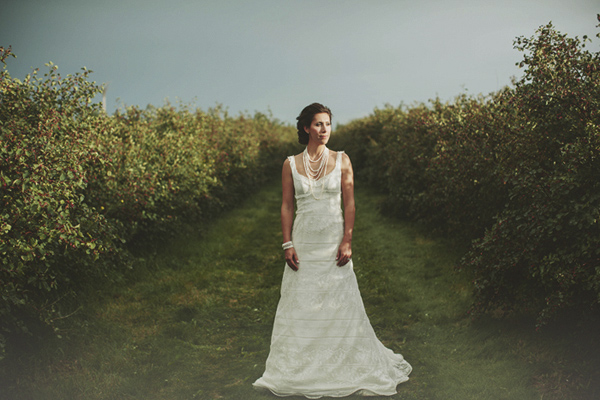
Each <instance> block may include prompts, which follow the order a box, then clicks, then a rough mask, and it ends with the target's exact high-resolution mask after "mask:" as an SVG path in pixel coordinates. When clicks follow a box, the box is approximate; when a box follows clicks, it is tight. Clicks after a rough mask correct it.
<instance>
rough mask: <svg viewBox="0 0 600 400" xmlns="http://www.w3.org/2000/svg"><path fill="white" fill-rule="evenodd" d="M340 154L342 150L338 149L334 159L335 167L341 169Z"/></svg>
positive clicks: (342, 152)
mask: <svg viewBox="0 0 600 400" xmlns="http://www.w3.org/2000/svg"><path fill="white" fill-rule="evenodd" d="M342 154H344V150H339V151H338V152H337V157H336V160H335V167H336V168H338V167H339V169H340V171H341V170H342Z"/></svg>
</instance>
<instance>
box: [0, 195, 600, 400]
mask: <svg viewBox="0 0 600 400" xmlns="http://www.w3.org/2000/svg"><path fill="white" fill-rule="evenodd" d="M379 203H380V199H379V198H378V196H377V195H374V194H373V193H371V192H370V191H368V190H366V189H364V188H360V187H359V188H358V189H357V204H358V213H357V222H356V233H355V238H354V243H353V251H354V257H353V259H354V264H355V271H356V274H357V277H358V281H359V285H360V288H361V293H362V296H363V300H364V302H365V307H366V309H367V313H368V314H369V316H370V319H371V323H372V324H373V326H374V328H375V331H376V332H377V334H378V337H379V338H380V339H381V340H382V342H383V343H384V344H385V345H386V346H388V347H390V348H392V349H394V350H395V351H397V352H400V353H402V354H403V355H404V357H405V358H406V359H407V360H408V361H409V362H410V363H411V364H412V365H413V368H414V371H413V373H412V375H411V379H410V381H409V382H407V383H404V384H402V385H400V386H399V387H398V394H397V395H395V396H392V397H388V398H391V399H444V400H446V399H448V400H449V399H461V400H465V399H478V400H479V399H511V400H512V399H524V400H527V399H545V400H547V399H588V398H589V399H591V398H598V397H600V388H599V387H598V382H599V381H600V374H599V373H598V371H600V362H599V359H600V358H599V357H598V349H597V348H598V346H596V347H595V348H589V347H586V346H585V345H586V344H587V343H590V342H591V343H595V344H597V340H596V342H594V339H593V338H595V337H596V335H597V334H595V332H597V331H592V333H590V334H589V335H587V336H586V335H585V334H583V333H582V332H583V331H582V330H573V329H560V328H552V329H549V330H548V331H545V332H542V333H536V332H535V331H534V330H533V328H532V327H531V326H528V325H526V324H524V323H520V322H519V321H507V320H493V319H485V320H478V321H472V320H471V319H470V318H469V316H468V314H467V310H468V308H469V306H470V303H471V300H472V299H471V286H470V278H469V276H468V275H467V274H466V273H464V272H462V273H457V272H455V270H454V268H453V265H454V264H455V262H456V261H457V259H458V258H459V257H460V255H461V252H462V250H464V249H462V248H460V246H453V245H452V244H450V243H449V242H447V241H446V240H444V239H439V238H431V237H428V236H427V235H426V234H424V233H423V232H422V231H420V230H419V229H418V228H416V227H414V226H413V225H411V224H408V223H406V222H401V221H397V220H390V219H386V218H385V217H384V216H382V215H381V213H380V212H379ZM279 205H280V190H279V186H278V185H277V184H272V185H270V186H267V187H265V188H264V189H262V190H261V191H259V192H258V193H257V194H255V195H254V196H252V197H250V198H248V199H247V200H246V201H245V202H244V203H243V204H240V206H239V207H238V208H236V209H234V210H232V211H229V212H227V213H225V214H224V215H222V216H220V217H219V218H217V219H215V220H214V221H213V222H211V223H210V224H209V225H208V226H198V227H197V229H196V230H195V231H193V232H192V233H190V232H188V233H186V234H182V235H181V236H180V237H177V238H174V239H172V240H168V241H165V242H164V243H152V244H148V246H146V247H145V248H141V249H138V253H139V255H140V256H143V260H140V262H139V265H140V268H139V272H138V276H137V277H136V279H135V280H133V281H132V282H131V284H129V285H123V286H120V287H114V288H110V289H107V290H105V291H104V292H103V293H97V294H94V295H91V296H90V299H89V301H88V302H87V303H86V304H83V305H82V311H81V312H80V313H79V314H78V315H76V316H75V317H72V319H71V320H69V321H68V322H67V325H66V326H65V334H66V336H67V337H65V338H64V339H54V338H49V339H48V340H47V341H45V342H44V343H41V344H38V347H35V348H34V347H26V348H23V349H21V351H19V352H18V353H17V352H13V353H12V354H11V355H9V357H8V358H7V359H6V360H5V361H4V362H3V364H0V372H1V373H2V377H0V398H1V399H11V400H22V399H35V400H41V399H86V400H88V399H90V400H91V399H124V400H126V399H250V400H252V399H263V400H264V399H275V397H274V396H271V395H266V394H262V393H259V392H256V391H254V390H253V389H252V386H251V384H252V382H253V381H254V380H255V379H257V378H258V377H259V376H260V375H261V374H262V372H263V370H264V363H265V360H266V358H267V355H268V349H269V341H270V335H271V327H272V322H273V317H274V313H275V308H276V306H277V301H278V299H279V284H280V281H281V276H282V273H283V268H284V261H283V258H282V254H281V249H280V243H281V233H280V225H279V216H278V214H279V213H278V212H279ZM586 349H587V350H586ZM349 398H350V399H353V398H358V397H355V396H350V397H349ZM291 399H294V398H291Z"/></svg>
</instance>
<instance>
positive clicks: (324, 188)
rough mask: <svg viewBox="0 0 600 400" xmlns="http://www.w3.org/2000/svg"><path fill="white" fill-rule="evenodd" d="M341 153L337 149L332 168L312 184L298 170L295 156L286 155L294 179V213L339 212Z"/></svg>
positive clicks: (319, 213) (340, 204)
mask: <svg viewBox="0 0 600 400" xmlns="http://www.w3.org/2000/svg"><path fill="white" fill-rule="evenodd" d="M342 154H343V152H342V151H338V152H337V157H336V160H335V167H334V168H333V170H332V171H331V172H329V173H328V174H327V175H325V176H323V177H321V178H320V179H318V180H316V181H313V182H312V184H311V182H310V180H309V178H308V177H307V176H304V175H301V174H300V173H299V172H298V168H297V167H296V159H295V157H294V156H290V157H288V158H289V160H290V167H291V169H292V177H293V180H294V192H295V193H294V195H295V197H296V207H297V210H296V215H298V216H299V215H301V214H306V213H310V214H313V215H332V214H333V215H335V214H337V213H341V206H342V196H341V194H342V190H341V186H342ZM311 185H312V190H311Z"/></svg>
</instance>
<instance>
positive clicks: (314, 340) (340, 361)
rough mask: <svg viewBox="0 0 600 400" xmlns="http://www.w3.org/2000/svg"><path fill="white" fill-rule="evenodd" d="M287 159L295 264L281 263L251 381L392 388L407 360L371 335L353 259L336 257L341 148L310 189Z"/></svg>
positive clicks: (359, 390) (357, 390) (306, 390)
mask: <svg viewBox="0 0 600 400" xmlns="http://www.w3.org/2000/svg"><path fill="white" fill-rule="evenodd" d="M289 160H290V163H291V168H292V176H293V180H294V189H295V197H296V203H297V211H296V218H295V221H294V227H293V230H292V241H293V242H294V247H295V249H296V252H297V254H298V259H299V260H300V264H299V269H298V271H292V269H291V268H289V267H288V266H286V267H285V271H284V274H283V281H282V284H281V298H280V300H279V305H278V307H277V313H276V315H275V322H274V324H273V334H272V337H271V349H270V353H269V357H268V359H267V362H266V370H265V372H264V374H263V376H262V377H261V378H259V379H258V380H257V381H256V382H254V387H255V388H257V389H268V390H270V391H271V392H273V393H274V394H276V395H278V396H292V395H300V396H305V397H308V398H310V399H316V398H320V397H323V396H329V397H344V396H348V395H350V394H361V395H364V396H376V395H393V394H395V393H396V386H397V385H398V384H399V383H401V382H405V381H406V380H408V375H409V374H410V372H411V370H412V367H411V366H410V364H409V363H408V362H406V361H405V360H404V358H403V357H402V355H400V354H394V353H393V352H392V351H391V350H390V349H388V348H386V347H384V346H383V344H382V343H381V342H380V341H379V340H378V339H377V337H376V336H375V332H374V331H373V328H372V327H371V324H370V322H369V319H368V317H367V314H366V313H365V309H364V305H363V302H362V298H361V296H360V292H359V289H358V284H357V282H356V276H355V274H354V270H353V266H352V261H350V262H348V264H346V265H345V266H343V267H339V266H337V265H336V260H335V257H336V255H337V249H338V246H339V244H340V242H341V240H342V237H343V233H344V218H343V214H342V210H341V160H342V153H341V152H338V155H337V157H336V165H335V168H334V170H333V171H331V172H330V173H329V174H327V175H325V176H324V177H322V178H321V179H322V180H324V181H321V180H319V181H318V182H316V185H313V190H312V193H311V189H310V182H309V180H308V178H307V177H306V176H304V175H300V173H299V172H298V170H297V168H296V165H295V160H294V157H289ZM322 185H323V186H322ZM315 186H316V187H315ZM321 187H322V188H323V192H322V195H321ZM313 193H314V195H313ZM315 197H318V198H319V199H318V200H317V199H316V198H315Z"/></svg>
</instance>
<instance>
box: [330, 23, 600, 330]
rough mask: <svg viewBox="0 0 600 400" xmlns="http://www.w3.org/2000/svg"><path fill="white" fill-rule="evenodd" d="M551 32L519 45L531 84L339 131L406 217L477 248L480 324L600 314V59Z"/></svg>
mask: <svg viewBox="0 0 600 400" xmlns="http://www.w3.org/2000/svg"><path fill="white" fill-rule="evenodd" d="M587 41H588V39H587V38H585V37H584V38H583V39H579V38H569V37H567V36H566V35H563V34H560V33H559V32H557V31H556V30H555V29H554V28H553V27H552V25H551V24H549V25H547V26H543V27H541V28H540V29H539V30H538V32H537V34H536V36H534V37H532V38H518V39H517V40H516V41H515V47H516V48H517V49H518V50H520V51H523V52H524V58H523V61H522V62H521V63H520V64H521V66H522V67H524V75H523V76H522V77H521V78H520V79H519V80H515V81H514V82H513V85H512V87H511V88H505V89H503V90H501V91H499V92H497V93H492V94H490V95H488V96H467V95H460V96H458V97H457V98H456V99H455V100H454V101H452V102H449V103H442V102H440V101H439V100H433V101H431V103H430V104H429V105H424V104H420V105H415V106H413V107H411V108H408V107H404V106H401V107H398V108H393V107H386V108H384V109H380V110H375V112H374V113H373V114H372V115H371V116H369V117H367V118H364V119H361V120H357V121H353V122H351V123H349V124H347V125H346V126H343V127H341V128H340V129H339V131H338V139H337V140H339V141H340V143H339V145H340V146H344V147H345V148H346V150H347V151H348V153H349V154H351V155H352V158H353V161H354V163H355V164H356V169H357V175H358V176H364V178H365V179H367V180H369V181H371V182H373V183H375V184H378V185H380V186H381V187H382V188H383V189H384V190H385V191H386V192H387V194H388V203H389V204H388V205H389V208H390V209H391V210H394V211H395V212H397V213H398V214H401V215H404V216H408V217H411V218H414V219H417V220H419V221H421V222H423V223H425V224H427V225H428V226H430V227H432V228H433V229H435V230H438V231H440V232H443V233H446V234H452V235H454V236H456V237H462V238H464V239H469V240H473V242H472V245H471V247H470V249H469V251H468V252H467V254H465V256H464V258H463V259H462V261H461V263H460V264H461V266H462V267H464V268H469V269H471V270H473V271H474V274H475V280H474V290H475V294H476V303H475V304H474V307H473V311H474V312H476V313H481V312H493V313H494V314H506V313H512V312H515V311H519V312H522V311H525V312H528V313H532V314H533V315H536V316H537V323H538V324H544V323H546V322H548V321H549V320H551V319H552V318H553V317H554V316H556V315H557V312H558V311H559V310H569V311H572V310H575V309H579V310H583V311H585V312H588V313H589V312H595V311H597V310H598V305H599V304H600V112H599V110H600V54H599V53H594V52H589V51H587V50H586V49H585V44H586V42H587Z"/></svg>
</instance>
